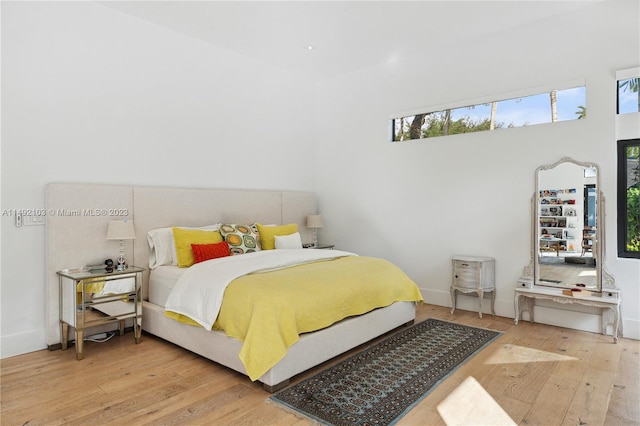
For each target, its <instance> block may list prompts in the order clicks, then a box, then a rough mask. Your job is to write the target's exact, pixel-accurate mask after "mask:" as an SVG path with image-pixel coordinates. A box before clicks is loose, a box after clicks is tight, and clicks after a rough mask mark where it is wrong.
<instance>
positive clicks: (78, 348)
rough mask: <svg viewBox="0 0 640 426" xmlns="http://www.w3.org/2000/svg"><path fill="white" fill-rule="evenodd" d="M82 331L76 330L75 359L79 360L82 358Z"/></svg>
mask: <svg viewBox="0 0 640 426" xmlns="http://www.w3.org/2000/svg"><path fill="white" fill-rule="evenodd" d="M83 349H84V330H78V329H76V359H77V360H81V359H82V358H84V353H83Z"/></svg>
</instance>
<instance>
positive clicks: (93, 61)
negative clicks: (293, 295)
mask: <svg viewBox="0 0 640 426" xmlns="http://www.w3.org/2000/svg"><path fill="white" fill-rule="evenodd" d="M1 8H2V13H1V19H2V87H1V89H2V135H1V136H2V156H1V161H2V163H1V165H2V170H1V177H2V191H1V197H2V199H1V201H2V209H19V208H41V207H44V186H45V184H46V183H48V182H55V181H69V182H100V183H114V184H119V183H122V184H138V185H163V186H167V185H172V186H185V187H186V186H189V187H217V188H265V189H290V190H314V189H315V190H317V191H318V193H319V195H320V208H321V209H322V213H323V214H324V217H325V225H326V227H325V228H323V230H322V231H321V232H320V240H321V241H324V242H331V243H335V244H337V245H338V247H340V248H344V249H350V250H354V251H357V252H360V253H362V254H373V255H379V256H382V257H386V258H388V259H390V260H393V261H395V262H397V263H398V264H399V265H400V266H402V267H403V268H404V269H405V270H406V271H407V272H408V274H409V275H410V276H411V277H413V278H414V279H415V280H416V281H417V282H418V284H419V285H420V287H421V288H422V290H423V292H424V294H425V296H426V298H427V301H429V302H432V303H438V304H442V305H448V304H449V303H450V301H449V296H448V294H449V293H448V286H449V282H450V257H451V255H453V254H478V255H490V256H494V257H495V258H496V259H497V284H498V292H497V299H498V300H497V311H498V314H500V315H506V316H510V315H513V302H512V300H513V287H514V285H515V281H516V280H517V278H518V277H519V275H520V273H521V270H522V267H523V266H524V265H525V264H526V263H527V262H528V260H529V253H530V242H531V241H530V235H529V232H528V229H529V227H530V199H531V196H532V195H533V191H534V182H533V173H534V171H535V168H536V167H537V166H538V165H540V164H547V163H549V162H553V161H555V160H557V159H559V158H560V157H562V156H572V157H574V158H576V159H577V160H583V161H595V162H598V163H599V164H600V167H601V171H602V176H603V178H602V188H603V190H604V191H605V194H606V195H607V202H608V203H607V220H606V225H607V227H608V229H609V233H608V240H607V251H608V256H607V262H606V263H607V266H608V267H609V270H610V271H611V272H612V273H613V274H614V275H615V276H616V278H617V280H618V284H619V286H620V287H621V288H622V290H623V295H624V297H625V301H624V304H623V309H622V312H623V318H624V321H625V334H626V335H628V336H635V337H636V338H640V327H638V326H637V324H638V323H639V322H640V321H639V315H640V313H639V309H638V303H637V301H638V300H639V299H640V297H639V295H640V293H639V292H640V286H639V285H638V283H637V282H638V279H637V278H638V276H639V275H640V264H639V262H637V261H635V260H621V259H616V257H615V244H616V241H615V232H613V230H614V229H615V214H614V213H615V210H614V206H615V171H616V170H615V132H614V127H615V124H614V122H615V120H614V116H613V114H612V111H615V93H614V91H613V87H615V81H614V80H615V78H614V75H615V71H616V70H617V69H622V68H629V67H632V66H638V63H640V60H639V58H638V50H639V46H638V38H639V37H638V30H637V16H638V5H637V2H635V1H633V2H626V1H624V2H593V4H592V5H590V6H589V7H587V8H584V9H583V10H582V12H580V13H576V14H574V15H572V16H568V17H567V16H565V17H558V20H557V21H544V22H539V23H538V24H537V25H536V26H535V27H530V28H526V27H523V28H518V29H514V32H513V33H512V34H509V35H508V36H504V35H502V34H495V35H494V36H492V37H487V38H481V39H475V40H469V41H468V44H467V45H464V46H460V45H458V46H449V45H447V44H446V37H444V35H443V39H442V40H437V42H436V43H435V44H437V45H439V46H440V47H441V49H442V50H441V52H440V54H437V55H430V56H428V57H426V56H422V55H420V54H419V53H420V43H421V41H420V40H418V41H416V46H417V49H418V50H417V51H416V52H417V53H418V54H417V55H416V56H415V57H413V58H409V59H406V60H404V61H400V60H397V59H396V60H391V59H390V60H389V62H388V63H387V64H386V65H384V66H380V67H377V68H372V69H369V70H366V71H363V72H359V73H355V74H353V75H348V76H345V77H343V78H339V79H336V80H332V81H327V82H324V83H323V84H320V85H318V86H317V87H314V86H312V85H311V84H310V83H309V82H307V81H305V80H301V79H299V78H296V77H295V76H293V75H290V74H286V73H284V72H283V71H281V70H279V69H274V68H271V67H268V66H265V65H261V64H258V63H255V62H253V61H251V60H249V59H247V58H245V57H242V56H239V55H235V54H233V53H230V52H226V51H223V50H220V49H217V48H215V47H213V46H211V45H208V44H205V43H202V42H199V41H198V40H195V39H193V38H191V37H187V36H183V35H180V34H178V33H176V32H173V31H169V30H166V29H163V28H161V27H158V26H155V25H152V24H149V23H147V22H144V21H141V20H138V19H136V18H133V17H131V16H128V15H125V14H122V13H120V12H118V11H116V10H113V9H111V8H108V7H103V6H101V5H99V4H96V3H93V2H65V3H52V2H38V3H36V2H15V3H14V2H2V5H1ZM453 30H455V29H453ZM429 44H430V45H433V44H434V43H429ZM576 78H585V79H586V82H587V90H588V93H587V97H588V99H587V102H588V103H587V108H588V111H589V117H588V118H587V120H584V121H580V122H569V123H559V124H556V125H542V126H535V127H531V128H520V129H510V130H503V131H498V132H495V133H491V134H474V135H461V136H453V137H449V138H441V139H434V140H429V141H426V142H425V141H420V142H407V143H402V144H390V143H388V141H387V135H388V119H389V117H390V115H391V114H392V113H395V112H399V111H405V110H409V109H414V108H418V107H422V106H429V105H439V104H443V103H447V102H451V101H455V100H464V99H472V98H477V97H484V96H491V95H493V94H496V93H504V92H509V91H513V90H520V89H523V88H527V87H534V86H538V85H547V84H550V83H553V82H556V81H565V80H573V79H576ZM316 111H317V115H314V114H315V113H316ZM316 142H317V146H316V145H315V144H316ZM314 146H315V150H316V151H315V156H314V155H313V154H310V153H311V152H312V150H313V149H314ZM310 166H311V167H310ZM314 167H316V168H317V171H316V172H315V173H314V170H313V169H314ZM310 170H311V171H310ZM90 207H91V206H87V208H90ZM114 207H117V206H114ZM13 220H14V218H13V217H8V216H3V217H2V222H1V229H2V245H1V249H0V250H1V255H2V258H1V265H2V268H1V274H2V276H1V278H2V280H1V284H0V285H1V287H0V292H1V329H0V338H1V341H0V343H1V346H2V352H1V355H2V357H6V356H11V355H13V354H17V353H22V352H28V351H30V350H36V349H40V348H42V347H44V345H45V333H44V327H45V299H44V297H45V291H44V289H45V283H44V278H45V272H44V262H45V260H44V259H45V257H44V251H45V248H44V244H45V241H44V228H43V227H22V228H16V227H15V226H14V225H13ZM473 302H474V301H472V300H469V298H465V299H464V300H460V301H459V306H460V307H461V308H466V309H474V308H475V303H473Z"/></svg>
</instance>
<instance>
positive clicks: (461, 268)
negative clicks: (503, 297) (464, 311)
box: [451, 256, 496, 318]
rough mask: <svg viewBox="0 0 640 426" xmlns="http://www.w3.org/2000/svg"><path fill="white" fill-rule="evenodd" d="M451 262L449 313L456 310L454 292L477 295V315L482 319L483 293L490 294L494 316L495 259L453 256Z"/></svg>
mask: <svg viewBox="0 0 640 426" xmlns="http://www.w3.org/2000/svg"><path fill="white" fill-rule="evenodd" d="M451 262H452V266H453V279H452V282H451V313H453V312H454V311H455V310H456V291H459V292H461V293H477V294H478V299H479V310H478V315H480V318H482V300H483V299H484V293H490V295H491V314H493V315H495V314H496V312H495V310H494V304H495V298H496V287H495V266H496V261H495V259H494V258H492V257H477V256H453V258H452V259H451Z"/></svg>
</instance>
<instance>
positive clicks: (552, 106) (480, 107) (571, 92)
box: [391, 85, 587, 142]
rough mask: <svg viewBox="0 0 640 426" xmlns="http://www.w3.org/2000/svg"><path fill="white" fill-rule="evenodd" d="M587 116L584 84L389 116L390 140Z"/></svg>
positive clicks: (577, 118)
mask: <svg viewBox="0 0 640 426" xmlns="http://www.w3.org/2000/svg"><path fill="white" fill-rule="evenodd" d="M586 116H587V109H586V86H585V85H579V86H574V87H564V88H561V89H553V90H550V91H548V92H543V93H535V94H529V95H526V96H518V97H513V98H508V99H499V100H495V101H490V102H483V103H478V104H474V105H467V106H461V107H455V108H449V109H441V110H436V111H428V110H427V111H425V112H421V113H417V114H413V115H406V116H400V117H394V118H392V119H391V133H392V135H391V139H392V142H402V141H409V140H415V139H426V138H433V137H438V136H449V135H456V134H461V133H472V132H482V131H491V130H497V129H503V128H509V127H522V126H532V125H536V124H543V123H555V122H559V121H567V120H580V119H584V118H586Z"/></svg>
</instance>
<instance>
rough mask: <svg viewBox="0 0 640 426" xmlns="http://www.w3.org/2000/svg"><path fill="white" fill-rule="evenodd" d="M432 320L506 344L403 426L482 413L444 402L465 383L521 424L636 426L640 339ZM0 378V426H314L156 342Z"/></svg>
mask: <svg viewBox="0 0 640 426" xmlns="http://www.w3.org/2000/svg"><path fill="white" fill-rule="evenodd" d="M426 318H440V319H443V320H447V321H454V322H458V323H461V324H467V325H471V326H476V327H485V328H490V329H494V330H499V331H502V332H504V334H503V335H502V336H501V337H500V338H499V339H497V340H496V341H494V342H493V343H492V344H491V345H489V346H488V347H487V348H485V349H484V350H483V351H482V352H480V353H479V354H477V355H476V356H475V357H474V358H472V359H471V360H470V361H469V362H467V363H466V364H464V365H463V366H462V367H461V368H459V369H458V370H457V371H455V373H453V374H452V375H451V376H449V377H448V378H447V379H446V380H445V381H443V382H442V383H441V384H440V385H439V386H438V387H437V388H436V389H435V390H434V391H433V392H431V393H430V394H429V395H428V396H427V397H426V398H425V399H424V400H422V401H421V402H420V403H419V404H418V405H417V406H416V407H415V408H414V409H413V410H411V411H410V412H409V413H408V414H407V415H406V416H405V417H404V418H403V419H402V420H401V421H400V422H399V423H398V424H399V425H442V424H445V422H444V420H443V418H442V417H441V415H440V413H439V411H438V406H439V405H441V408H442V407H445V406H446V407H449V414H453V415H454V416H455V414H456V411H457V412H458V413H459V414H463V413H468V412H469V410H471V409H474V399H466V398H465V399H464V400H461V401H456V400H455V398H453V396H452V398H453V399H452V398H449V399H447V397H448V396H449V395H450V394H451V393H452V392H453V391H454V390H456V388H458V387H459V386H461V384H462V383H463V382H464V381H465V379H467V378H468V377H473V378H474V379H475V380H477V382H478V383H479V384H480V385H481V386H482V388H484V390H485V391H486V392H487V393H488V394H489V395H490V398H492V399H493V401H495V403H496V406H498V405H499V406H500V407H502V409H503V410H504V411H505V412H506V413H507V414H508V416H509V417H511V419H513V420H514V421H515V423H517V424H526V425H639V424H640V408H639V401H640V368H639V366H640V341H636V340H630V339H624V338H622V339H620V340H619V341H618V344H613V339H612V338H611V337H610V336H602V335H599V334H594V333H588V332H581V331H576V330H570V329H564V328H559V327H552V326H545V325H541V324H530V323H528V322H521V323H520V324H519V325H518V326H514V324H513V320H512V319H510V318H503V317H494V316H491V315H484V318H483V319H480V318H478V314H477V313H476V312H466V311H461V310H456V312H455V314H453V315H452V314H450V313H449V308H446V307H441V306H434V305H423V306H421V307H419V308H418V318H417V320H418V321H420V320H424V319H426ZM333 362H335V360H334V361H333ZM330 363H331V362H330ZM330 363H327V364H325V365H323V366H320V367H317V368H316V369H313V370H310V371H308V372H306V373H303V374H301V375H299V376H297V377H296V378H295V379H294V382H295V381H298V380H301V379H304V378H306V377H308V376H309V375H311V374H313V373H314V372H315V371H318V370H319V369H320V368H324V367H326V366H327V365H329V364H330ZM1 373H2V376H1V379H2V382H1V393H0V404H1V417H0V420H1V422H2V425H3V426H9V425H27V424H28V425H58V424H78V425H88V424H91V425H97V424H112V425H122V424H127V425H139V424H140V425H141V424H153V425H160V424H162V425H165V424H167V425H168V424H185V425H200V424H208V425H212V424H216V425H226V424H230V425H272V424H277V425H310V424H313V423H312V422H310V421H307V420H304V419H301V418H299V417H297V416H295V415H293V414H291V413H289V412H287V411H285V410H283V409H281V408H279V407H278V406H276V405H273V404H269V403H267V402H266V399H267V397H268V396H269V394H268V393H266V392H265V391H264V390H262V387H261V385H260V384H258V383H252V382H250V381H249V379H247V378H246V377H245V376H242V375H240V374H238V373H236V372H234V371H231V370H229V369H227V368H225V367H221V366H219V365H217V364H215V363H213V362H211V361H208V360H205V359H203V358H201V357H199V356H197V355H194V354H192V353H190V352H188V351H186V350H184V349H181V348H179V347H177V346H174V345H172V344H170V343H168V342H165V341H163V340H161V339H158V338H156V337H153V336H151V335H149V334H144V335H143V339H142V342H141V343H140V344H138V345H136V344H135V343H134V339H133V335H132V333H126V334H125V335H124V336H122V337H121V336H115V337H114V338H113V339H111V340H110V341H108V342H107V343H93V342H86V343H85V358H84V359H83V360H82V361H76V359H75V352H74V349H73V347H71V348H70V349H69V350H67V351H61V350H57V351H47V350H43V351H39V352H34V353H29V354H25V355H20V356H16V357H12V358H7V359H4V360H2V363H1ZM463 394H464V393H463ZM467 395H468V393H467ZM445 400H446V403H443V404H441V403H442V402H443V401H445ZM451 407H453V410H452V409H451ZM476 408H477V407H476ZM485 408H487V410H490V408H491V407H488V406H487V407H485ZM443 409H444V408H443ZM485 411H486V410H485Z"/></svg>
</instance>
